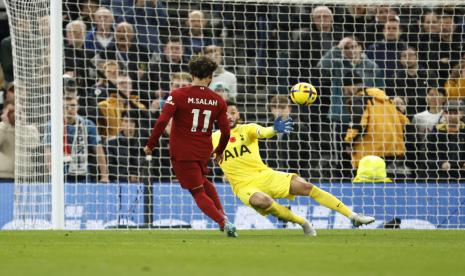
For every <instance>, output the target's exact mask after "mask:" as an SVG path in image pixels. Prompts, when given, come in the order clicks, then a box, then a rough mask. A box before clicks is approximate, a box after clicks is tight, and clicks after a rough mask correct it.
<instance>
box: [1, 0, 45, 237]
mask: <svg viewBox="0 0 465 276" xmlns="http://www.w3.org/2000/svg"><path fill="white" fill-rule="evenodd" d="M6 4H7V6H8V9H7V10H8V16H9V23H10V30H11V34H12V35H11V43H12V45H14V47H12V49H13V51H12V55H13V62H14V75H15V86H14V95H15V96H14V98H15V102H14V103H13V104H14V105H15V110H14V112H15V116H14V117H15V120H14V123H12V124H13V125H14V133H15V137H16V139H15V166H14V167H15V174H14V175H15V183H16V184H15V189H14V194H15V196H14V224H15V225H14V226H13V227H14V228H20V229H28V228H48V227H50V218H51V217H50V216H51V191H50V187H49V186H48V184H47V183H49V182H50V175H49V173H48V168H47V162H46V155H45V151H44V147H43V146H42V143H41V141H40V134H39V133H40V131H43V130H44V129H45V127H46V126H47V123H48V122H49V121H50V81H49V79H50V66H49V57H50V53H49V47H50V45H49V32H48V29H49V26H48V17H49V11H48V10H49V8H48V7H49V4H48V1H28V2H27V5H24V4H25V3H23V2H21V1H6ZM10 123H11V122H10Z"/></svg>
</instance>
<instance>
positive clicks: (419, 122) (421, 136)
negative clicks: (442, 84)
mask: <svg viewBox="0 0 465 276" xmlns="http://www.w3.org/2000/svg"><path fill="white" fill-rule="evenodd" d="M444 93H445V92H444V89H442V88H435V87H431V88H429V89H428V95H427V96H426V103H427V106H428V108H427V109H426V110H425V111H423V112H420V113H417V114H415V116H413V119H412V125H413V126H414V127H415V133H416V134H417V135H416V136H417V139H416V140H417V141H419V142H422V141H424V140H425V137H426V135H427V134H428V133H430V132H431V131H432V130H433V128H434V126H435V125H437V124H439V123H442V119H443V111H444V110H443V105H444V102H445V97H444ZM418 150H423V149H421V148H420V147H418Z"/></svg>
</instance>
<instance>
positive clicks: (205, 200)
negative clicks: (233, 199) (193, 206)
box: [189, 187, 226, 228]
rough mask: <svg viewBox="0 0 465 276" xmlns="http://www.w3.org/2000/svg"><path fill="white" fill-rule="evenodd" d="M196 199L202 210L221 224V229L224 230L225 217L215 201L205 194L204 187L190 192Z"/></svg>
mask: <svg viewBox="0 0 465 276" xmlns="http://www.w3.org/2000/svg"><path fill="white" fill-rule="evenodd" d="M189 191H190V192H191V194H192V196H193V197H194V200H195V203H197V206H199V208H200V210H202V212H203V213H204V214H206V215H207V216H209V217H210V218H211V219H212V220H214V221H215V222H216V223H218V224H219V226H220V228H224V224H225V221H226V219H225V217H224V214H222V213H221V211H219V210H218V209H217V208H216V206H215V203H214V202H213V200H212V199H211V198H210V197H209V196H208V195H207V194H206V193H205V190H204V188H203V187H199V188H197V189H194V190H189Z"/></svg>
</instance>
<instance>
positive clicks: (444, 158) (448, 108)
mask: <svg viewBox="0 0 465 276" xmlns="http://www.w3.org/2000/svg"><path fill="white" fill-rule="evenodd" d="M462 117H463V104H462V103H461V102H460V101H457V100H450V101H448V102H447V103H446V104H445V107H444V123H440V124H437V125H436V126H435V127H434V129H433V130H432V131H431V133H429V134H428V135H427V136H426V144H427V147H426V149H427V157H428V158H427V160H428V161H429V162H428V167H427V168H426V173H427V176H428V177H429V178H430V179H431V178H432V179H434V180H439V181H451V180H452V181H457V180H459V179H462V178H463V177H464V176H465V174H464V172H465V124H464V123H463V122H462V120H461V119H462Z"/></svg>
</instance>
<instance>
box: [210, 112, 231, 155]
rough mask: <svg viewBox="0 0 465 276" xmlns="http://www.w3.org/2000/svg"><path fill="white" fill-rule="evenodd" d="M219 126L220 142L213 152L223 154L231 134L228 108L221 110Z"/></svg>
mask: <svg viewBox="0 0 465 276" xmlns="http://www.w3.org/2000/svg"><path fill="white" fill-rule="evenodd" d="M218 127H219V128H220V132H221V136H220V140H219V142H218V146H217V147H216V148H215V150H214V151H213V153H214V154H215V155H216V156H221V155H222V154H223V151H224V149H225V148H226V146H227V145H228V141H229V136H230V132H231V129H230V128H229V122H228V117H227V115H226V108H225V109H224V110H223V111H222V112H221V114H220V117H219V118H218ZM215 159H216V158H215Z"/></svg>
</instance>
